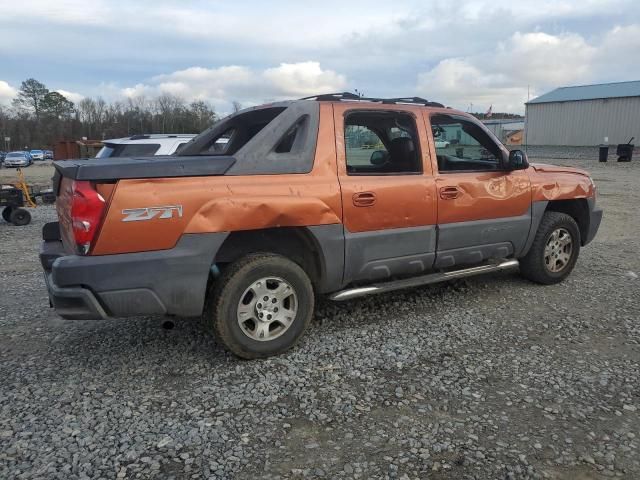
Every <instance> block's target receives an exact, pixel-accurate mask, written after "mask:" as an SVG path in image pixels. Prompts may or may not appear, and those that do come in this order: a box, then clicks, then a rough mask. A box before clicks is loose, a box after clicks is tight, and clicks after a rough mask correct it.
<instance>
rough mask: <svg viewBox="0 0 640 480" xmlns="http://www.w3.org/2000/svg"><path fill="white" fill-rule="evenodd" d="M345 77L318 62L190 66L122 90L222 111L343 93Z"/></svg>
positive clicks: (136, 94)
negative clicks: (210, 104) (179, 99)
mask: <svg viewBox="0 0 640 480" xmlns="http://www.w3.org/2000/svg"><path fill="white" fill-rule="evenodd" d="M346 85H347V80H346V78H345V76H344V75H341V74H338V73H336V72H334V71H332V70H324V69H322V67H321V66H320V64H319V63H318V62H311V61H309V62H300V63H282V64H280V65H279V66H278V67H272V68H267V69H264V70H256V69H252V68H249V67H246V66H239V65H230V66H223V67H218V68H203V67H191V68H187V69H184V70H178V71H176V72H173V73H169V74H164V75H158V76H156V77H154V78H153V79H152V81H151V82H150V83H148V84H143V83H139V84H137V85H135V86H133V87H127V88H124V89H122V95H124V96H125V97H129V98H134V97H139V96H151V95H157V94H159V93H171V94H174V95H179V96H181V97H184V98H185V99H187V100H193V99H204V100H209V101H211V102H213V103H214V105H216V106H217V107H219V108H223V109H224V108H227V107H228V106H229V102H231V101H232V100H239V101H241V102H242V103H245V104H249V103H261V102H264V101H267V100H280V99H286V98H295V97H301V96H305V95H313V94H316V93H323V92H325V93H326V92H334V91H341V90H344V89H345V88H346Z"/></svg>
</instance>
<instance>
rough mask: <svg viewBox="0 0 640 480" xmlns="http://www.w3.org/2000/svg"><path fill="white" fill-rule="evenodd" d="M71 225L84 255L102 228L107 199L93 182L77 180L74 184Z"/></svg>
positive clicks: (79, 249)
mask: <svg viewBox="0 0 640 480" xmlns="http://www.w3.org/2000/svg"><path fill="white" fill-rule="evenodd" d="M71 188H72V200H71V226H72V229H73V237H74V239H75V242H76V245H77V247H78V252H79V253H80V254H82V255H86V254H87V253H89V250H90V249H91V243H92V242H93V239H94V237H95V235H96V233H97V231H98V229H99V228H100V224H101V222H102V216H103V214H104V210H105V201H104V198H102V195H100V194H99V193H98V192H97V191H96V190H95V188H93V185H92V184H91V182H87V181H78V180H75V181H74V182H73V185H72V187H71Z"/></svg>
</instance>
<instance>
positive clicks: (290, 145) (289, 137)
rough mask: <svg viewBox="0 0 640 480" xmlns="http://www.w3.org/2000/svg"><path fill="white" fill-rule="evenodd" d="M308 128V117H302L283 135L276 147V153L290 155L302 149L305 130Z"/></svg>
mask: <svg viewBox="0 0 640 480" xmlns="http://www.w3.org/2000/svg"><path fill="white" fill-rule="evenodd" d="M308 127H309V116H308V115H304V116H303V117H301V118H300V119H298V121H297V122H296V123H295V124H294V125H293V126H292V127H291V128H290V129H289V130H288V131H287V133H285V134H284V136H283V137H282V139H281V140H280V142H279V143H278V145H276V148H275V150H274V151H275V152H276V153H291V152H295V151H296V150H297V149H299V148H301V147H302V143H303V142H304V139H305V135H306V134H307V129H308Z"/></svg>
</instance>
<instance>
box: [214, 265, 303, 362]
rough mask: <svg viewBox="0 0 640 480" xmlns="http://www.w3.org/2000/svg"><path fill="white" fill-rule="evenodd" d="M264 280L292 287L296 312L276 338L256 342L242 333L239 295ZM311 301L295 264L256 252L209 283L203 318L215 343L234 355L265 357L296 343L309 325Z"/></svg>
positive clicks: (301, 275) (281, 351)
mask: <svg viewBox="0 0 640 480" xmlns="http://www.w3.org/2000/svg"><path fill="white" fill-rule="evenodd" d="M265 277H278V278H280V279H282V280H284V281H285V282H287V283H288V284H289V285H290V286H291V287H292V288H293V290H294V292H295V296H296V299H297V301H296V305H297V311H296V314H295V318H294V319H293V321H292V322H291V324H290V326H289V327H288V328H287V329H286V330H285V331H284V332H283V333H282V334H281V335H280V336H278V337H276V338H274V339H273V340H267V341H259V340H255V339H253V338H250V337H249V336H248V335H247V334H245V333H244V331H243V330H242V328H241V327H240V325H239V322H238V317H237V312H238V306H239V304H240V301H241V297H242V296H243V294H244V293H245V292H246V291H247V289H248V288H249V287H250V286H251V285H252V284H253V283H254V282H257V281H258V280H260V279H262V278H265ZM314 301H315V298H314V293H313V287H312V285H311V281H310V280H309V277H308V275H307V274H306V273H305V271H304V270H303V269H302V268H301V267H300V266H299V265H298V264H296V263H294V262H292V261H291V260H289V259H288V258H286V257H283V256H281V255H275V254H271V253H256V254H250V255H247V256H245V257H243V258H241V259H239V260H237V261H236V262H234V263H232V264H230V265H229V266H228V267H227V268H225V270H224V272H223V274H222V275H221V276H220V277H219V278H217V279H216V280H215V281H214V282H213V283H212V285H211V287H210V289H209V295H208V297H207V305H206V308H205V312H204V315H205V320H206V322H207V323H208V324H209V325H210V327H211V328H212V330H213V332H214V335H215V336H216V340H217V341H219V342H220V343H221V344H222V345H223V346H224V347H226V348H227V349H228V350H230V351H231V352H233V353H234V354H235V355H237V356H238V357H241V358H245V359H254V358H265V357H270V356H272V355H278V354H280V353H283V352H285V351H287V350H288V349H290V348H291V347H293V346H294V345H295V344H296V342H297V341H298V340H299V339H300V337H301V336H302V334H303V333H304V332H305V330H306V329H307V327H308V326H309V323H311V318H312V316H313V308H314Z"/></svg>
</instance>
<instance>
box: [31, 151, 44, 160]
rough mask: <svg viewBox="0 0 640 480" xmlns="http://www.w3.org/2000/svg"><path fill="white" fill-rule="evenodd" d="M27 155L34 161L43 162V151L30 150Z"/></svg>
mask: <svg viewBox="0 0 640 480" xmlns="http://www.w3.org/2000/svg"><path fill="white" fill-rule="evenodd" d="M29 153H31V158H33V159H34V160H44V151H42V150H31V152H29Z"/></svg>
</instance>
